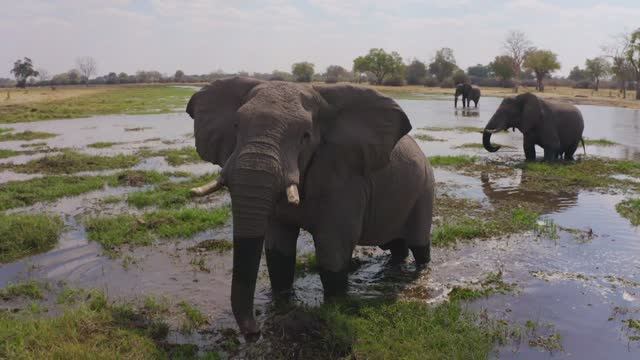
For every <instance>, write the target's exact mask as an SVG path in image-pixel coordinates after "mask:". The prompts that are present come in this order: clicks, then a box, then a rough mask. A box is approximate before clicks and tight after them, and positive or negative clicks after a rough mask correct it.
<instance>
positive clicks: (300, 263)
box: [296, 252, 318, 274]
mask: <svg viewBox="0 0 640 360" xmlns="http://www.w3.org/2000/svg"><path fill="white" fill-rule="evenodd" d="M317 271H318V260H317V259H316V254H315V252H310V253H306V254H302V255H300V256H297V257H296V273H299V274H304V273H309V272H317Z"/></svg>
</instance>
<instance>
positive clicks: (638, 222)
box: [616, 199, 640, 226]
mask: <svg viewBox="0 0 640 360" xmlns="http://www.w3.org/2000/svg"><path fill="white" fill-rule="evenodd" d="M616 211H618V213H619V214H620V215H622V216H623V217H625V218H627V219H629V221H630V222H631V224H632V225H633V226H640V199H629V200H625V201H622V202H620V203H618V204H617V205H616Z"/></svg>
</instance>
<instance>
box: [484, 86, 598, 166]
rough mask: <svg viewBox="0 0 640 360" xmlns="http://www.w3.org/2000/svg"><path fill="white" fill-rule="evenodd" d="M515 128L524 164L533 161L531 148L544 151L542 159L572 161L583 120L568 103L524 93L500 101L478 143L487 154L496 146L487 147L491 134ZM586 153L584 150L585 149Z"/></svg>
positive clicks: (534, 152) (534, 155) (495, 149)
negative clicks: (518, 136)
mask: <svg viewBox="0 0 640 360" xmlns="http://www.w3.org/2000/svg"><path fill="white" fill-rule="evenodd" d="M508 128H513V129H514V131H515V129H516V128H517V129H518V130H520V132H522V134H523V135H524V140H523V147H524V154H525V158H526V160H527V161H533V160H535V159H536V149H535V146H536V145H538V146H540V147H542V148H543V149H544V159H545V160H547V161H549V160H556V159H562V158H564V159H565V160H573V154H574V153H575V151H576V149H577V148H578V144H579V143H580V141H582V146H583V149H584V140H583V138H582V131H583V130H584V121H583V119H582V114H581V113H580V110H578V108H577V107H575V106H574V105H571V104H565V103H560V102H556V101H551V100H546V99H540V98H539V97H537V96H536V95H534V94H532V93H525V94H521V95H518V96H516V97H512V98H506V99H504V100H503V101H502V103H501V104H500V106H499V107H498V110H496V112H495V114H493V116H492V117H491V119H490V120H489V122H488V123H487V125H486V126H485V128H484V131H483V134H482V144H483V145H484V148H485V149H486V150H487V151H489V152H495V151H498V149H499V148H500V146H494V145H492V144H491V134H493V133H496V132H499V131H502V130H506V129H508ZM585 153H586V150H585Z"/></svg>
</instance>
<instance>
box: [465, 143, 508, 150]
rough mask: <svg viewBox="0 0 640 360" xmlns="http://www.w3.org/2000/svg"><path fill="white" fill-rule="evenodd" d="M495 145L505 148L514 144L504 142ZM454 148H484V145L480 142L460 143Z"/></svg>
mask: <svg viewBox="0 0 640 360" xmlns="http://www.w3.org/2000/svg"><path fill="white" fill-rule="evenodd" d="M493 145H496V146H500V147H503V148H505V149H513V146H510V145H502V144H495V143H494V144H493ZM454 149H484V145H482V144H480V143H464V144H462V145H458V146H456V147H454Z"/></svg>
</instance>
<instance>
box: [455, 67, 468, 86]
mask: <svg viewBox="0 0 640 360" xmlns="http://www.w3.org/2000/svg"><path fill="white" fill-rule="evenodd" d="M467 82H469V77H468V76H467V74H465V73H464V70H462V69H458V70H456V72H454V73H453V84H454V85H458V84H464V83H467Z"/></svg>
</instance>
